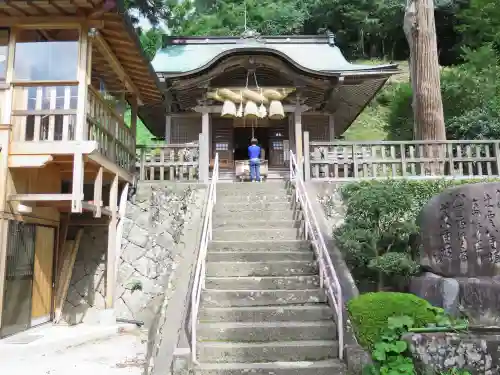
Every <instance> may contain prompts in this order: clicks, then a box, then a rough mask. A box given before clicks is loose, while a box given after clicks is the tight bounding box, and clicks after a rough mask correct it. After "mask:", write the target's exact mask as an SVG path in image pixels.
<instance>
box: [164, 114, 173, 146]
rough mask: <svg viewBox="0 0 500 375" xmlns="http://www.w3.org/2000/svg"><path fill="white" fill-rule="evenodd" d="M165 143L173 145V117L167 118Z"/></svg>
mask: <svg viewBox="0 0 500 375" xmlns="http://www.w3.org/2000/svg"><path fill="white" fill-rule="evenodd" d="M165 143H167V144H168V143H172V116H171V115H166V116H165Z"/></svg>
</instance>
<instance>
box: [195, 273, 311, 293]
mask: <svg viewBox="0 0 500 375" xmlns="http://www.w3.org/2000/svg"><path fill="white" fill-rule="evenodd" d="M205 285H206V287H207V288H208V289H222V290H230V289H234V290H278V289H279V290H300V289H314V288H318V287H319V276H286V277H276V276H271V277H255V276H250V277H239V276H238V277H208V278H206V279H205Z"/></svg>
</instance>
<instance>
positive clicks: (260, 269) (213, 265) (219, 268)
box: [206, 260, 318, 277]
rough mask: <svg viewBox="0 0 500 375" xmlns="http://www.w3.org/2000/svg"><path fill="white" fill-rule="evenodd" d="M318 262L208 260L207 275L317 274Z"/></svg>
mask: <svg viewBox="0 0 500 375" xmlns="http://www.w3.org/2000/svg"><path fill="white" fill-rule="evenodd" d="M317 272H318V266H317V264H316V262H308V261H293V260H285V261H274V262H208V263H207V269H206V275H207V277H212V276H214V277H216V276H292V275H316V274H317Z"/></svg>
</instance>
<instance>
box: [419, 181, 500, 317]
mask: <svg viewBox="0 0 500 375" xmlns="http://www.w3.org/2000/svg"><path fill="white" fill-rule="evenodd" d="M418 223H419V226H420V246H419V256H420V259H419V262H420V264H421V266H422V268H423V269H424V270H426V271H427V272H426V273H425V274H423V275H422V276H419V277H416V278H414V279H413V280H412V282H411V285H410V291H412V292H413V293H415V294H417V295H419V296H421V297H424V298H426V299H428V300H429V301H430V302H432V303H433V304H437V305H440V306H442V307H444V308H445V309H447V310H448V311H449V312H450V313H453V314H456V313H457V312H458V310H459V309H460V310H463V312H465V313H466V314H467V315H468V316H469V317H470V318H471V319H473V320H477V321H476V323H478V324H481V323H483V324H487V323H488V324H490V325H493V324H494V325H497V324H498V323H500V243H499V241H500V183H496V182H493V183H477V184H467V185H462V186H459V187H455V188H450V189H447V190H445V191H444V192H443V193H441V194H439V195H437V196H435V197H434V198H432V199H431V200H430V201H429V202H428V203H427V205H426V206H424V208H423V209H422V211H421V213H420V215H419V218H418Z"/></svg>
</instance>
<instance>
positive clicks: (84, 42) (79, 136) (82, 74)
mask: <svg viewBox="0 0 500 375" xmlns="http://www.w3.org/2000/svg"><path fill="white" fill-rule="evenodd" d="M88 33H89V29H88V27H87V26H84V25H82V27H81V29H80V52H79V57H78V73H77V74H78V76H77V80H78V104H77V107H76V130H75V140H77V141H81V140H84V139H86V137H87V135H86V134H85V129H86V127H87V125H86V124H87V119H86V107H87V91H88V84H87V83H88V81H87V69H88V67H87V61H88V56H89V48H88V47H89V37H88Z"/></svg>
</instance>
